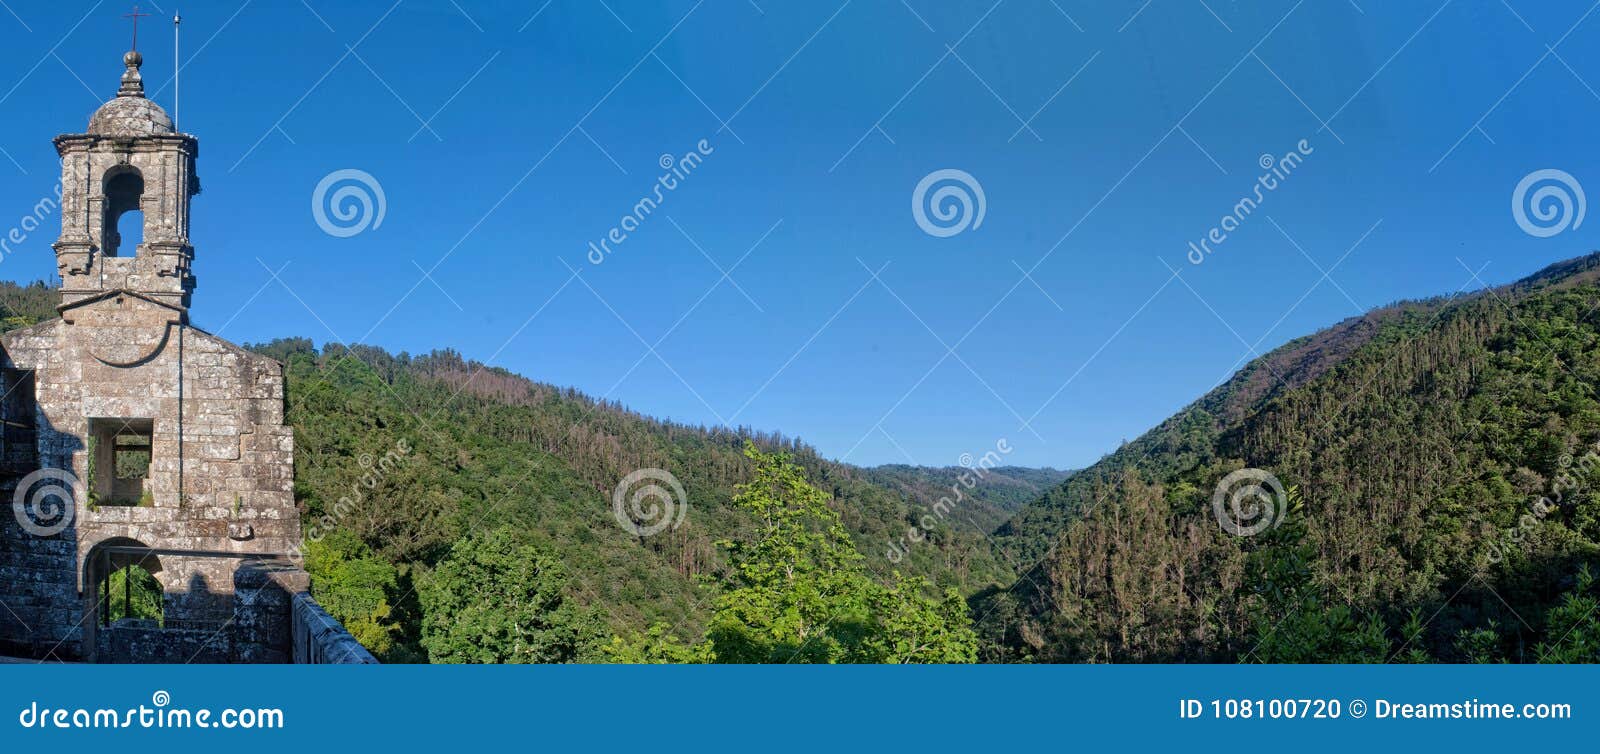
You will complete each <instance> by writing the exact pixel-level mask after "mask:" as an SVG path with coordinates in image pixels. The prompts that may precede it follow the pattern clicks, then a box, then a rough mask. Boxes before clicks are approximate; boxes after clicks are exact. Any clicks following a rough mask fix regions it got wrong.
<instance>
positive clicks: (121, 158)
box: [55, 52, 200, 314]
mask: <svg viewBox="0 0 1600 754" xmlns="http://www.w3.org/2000/svg"><path fill="white" fill-rule="evenodd" d="M122 62H123V64H124V66H126V70H125V71H123V74H122V86H121V88H119V89H118V90H117V96H116V98H114V99H112V100H111V101H110V102H107V103H106V104H104V105H102V106H101V107H100V109H99V110H97V111H96V112H95V114H94V116H93V117H92V118H91V119H90V120H89V131H88V133H83V134H65V135H62V136H58V137H56V139H55V146H56V152H57V153H58V154H60V155H61V210H62V212H61V217H62V223H61V239H60V240H58V241H57V242H56V244H55V249H56V264H57V265H58V267H59V268H60V274H61V298H62V303H63V304H72V303H74V302H77V301H81V300H84V299H87V298H93V297H95V296H98V295H101V294H104V293H106V292H109V291H116V290H122V291H128V292H132V293H137V294H142V295H144V296H147V297H149V298H151V299H154V300H156V301H160V302H162V303H165V304H168V305H170V306H172V307H175V308H176V309H178V310H179V311H180V312H183V313H185V314H186V313H187V310H188V308H189V295H190V293H191V292H192V291H193V290H194V275H193V274H191V272H190V262H191V261H192V260H193V259H194V248H193V247H192V246H190V245H189V203H190V199H191V198H192V197H193V196H194V195H195V194H198V193H200V179H199V178H198V177H196V175H195V158H196V157H197V156H198V153H199V143H198V142H197V141H196V140H195V138H194V137H193V136H188V135H185V134H180V133H175V132H174V130H173V124H172V118H170V117H168V116H167V113H166V111H165V110H163V109H161V106H160V105H157V104H156V103H154V102H151V101H150V100H148V99H146V98H145V96H144V81H143V79H142V78H141V77H140V75H139V66H141V65H142V64H143V63H144V56H142V55H140V54H139V53H138V52H129V53H127V54H126V55H124V56H123V57H122ZM132 213H137V214H136V215H135V214H132ZM134 218H142V223H134V222H130V221H132V220H133V219H134ZM119 227H120V228H121V231H120V232H119Z"/></svg>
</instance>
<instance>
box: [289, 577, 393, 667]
mask: <svg viewBox="0 0 1600 754" xmlns="http://www.w3.org/2000/svg"><path fill="white" fill-rule="evenodd" d="M294 661H295V664H297V665H377V664H378V658H376V657H373V656H372V653H371V652H369V651H367V648H366V647H363V646H361V642H359V641H356V637H354V636H351V635H350V632H349V631H347V630H345V627H344V626H343V625H342V624H340V623H339V621H337V620H335V619H334V617H333V616H331V615H329V614H328V611H326V610H323V609H322V606H321V605H319V604H317V601H316V600H315V599H313V598H312V596H311V593H310V592H301V593H299V594H296V595H295V596H294Z"/></svg>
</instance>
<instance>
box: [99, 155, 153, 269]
mask: <svg viewBox="0 0 1600 754" xmlns="http://www.w3.org/2000/svg"><path fill="white" fill-rule="evenodd" d="M143 199H144V176H143V175H140V174H139V170H138V168H134V167H129V166H124V167H122V168H120V169H118V170H115V171H113V172H110V173H107V174H106V178H105V218H104V222H103V223H102V224H101V226H100V227H101V229H102V231H101V233H102V235H103V236H104V238H103V239H101V244H100V249H101V253H103V254H105V255H106V256H108V257H116V256H122V253H123V252H124V251H126V252H127V254H128V255H129V256H132V255H133V254H135V253H137V251H138V249H139V245H140V244H142V243H144V209H143V206H142V205H141V204H140V202H141V201H142V200H143Z"/></svg>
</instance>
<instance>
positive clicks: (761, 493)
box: [607, 444, 977, 663]
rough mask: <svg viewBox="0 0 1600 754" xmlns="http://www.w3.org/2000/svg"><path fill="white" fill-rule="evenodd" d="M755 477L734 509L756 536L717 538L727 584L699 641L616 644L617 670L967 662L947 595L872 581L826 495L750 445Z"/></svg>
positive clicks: (973, 649)
mask: <svg viewBox="0 0 1600 754" xmlns="http://www.w3.org/2000/svg"><path fill="white" fill-rule="evenodd" d="M744 452H745V455H746V456H747V457H748V458H749V459H750V460H751V461H752V462H753V463H754V466H755V468H754V472H753V477H752V479H751V480H750V481H749V482H748V483H745V484H743V485H740V486H739V488H738V492H737V494H736V495H735V496H734V500H733V502H734V505H735V506H737V507H738V508H740V509H742V510H744V511H745V512H747V513H749V514H750V516H751V518H753V519H754V520H755V522H756V531H755V532H754V533H753V534H752V535H751V536H749V537H747V538H744V539H740V540H734V541H724V542H721V543H720V544H721V545H722V546H723V547H725V548H726V549H727V550H728V553H729V559H730V561H731V563H732V569H731V576H730V581H731V586H732V588H730V589H729V590H728V591H726V592H724V593H722V594H721V595H719V596H718V597H717V600H716V608H715V611H714V613H713V615H712V617H711V620H710V623H709V625H708V627H707V629H706V632H705V639H704V642H703V643H702V644H700V645H698V646H696V647H694V648H689V647H684V646H682V645H680V644H677V643H676V641H675V640H674V639H672V638H671V637H670V635H669V634H668V632H666V631H665V630H664V628H662V627H657V628H654V629H652V631H651V632H650V633H649V634H646V635H644V636H640V637H634V638H633V639H631V640H625V639H620V638H619V639H616V640H614V641H613V642H612V644H611V646H610V647H609V648H608V650H607V652H608V655H609V656H610V657H611V658H612V659H614V660H618V661H623V662H629V661H633V662H687V661H702V660H709V661H712V662H740V663H786V662H826V663H831V662H868V663H872V662H878V663H901V662H973V661H975V660H976V658H977V634H976V633H974V632H973V630H972V626H971V621H970V619H969V618H968V616H967V610H966V605H965V603H963V602H962V600H961V598H960V596H959V595H958V594H957V593H955V592H954V591H948V592H946V593H945V594H944V596H943V598H942V599H937V600H936V599H932V598H929V597H928V596H927V594H926V592H927V590H928V584H927V582H926V581H925V580H923V579H921V578H912V579H905V578H901V577H900V576H899V574H895V575H894V584H893V585H892V586H884V585H883V584H880V583H878V582H877V581H874V580H873V579H872V578H871V577H870V576H869V575H868V574H867V572H866V570H865V569H864V568H863V567H862V563H861V561H862V557H861V554H860V553H859V552H857V551H856V548H855V545H854V544H853V543H852V542H851V540H850V536H849V534H847V533H846V532H845V529H844V526H843V524H842V523H841V522H840V518H839V514H838V513H837V512H836V511H834V510H833V509H832V508H830V507H828V503H829V500H830V498H829V496H828V494H827V493H825V492H823V491H822V490H820V489H818V488H816V487H815V486H812V485H811V484H810V483H809V482H808V481H807V480H806V476H805V472H804V470H802V469H801V468H800V467H799V466H797V465H796V464H794V463H793V461H792V460H791V459H790V457H789V456H788V455H787V454H783V453H765V452H762V451H761V450H760V449H758V448H756V447H755V446H754V445H753V444H749V445H746V447H745V451H744Z"/></svg>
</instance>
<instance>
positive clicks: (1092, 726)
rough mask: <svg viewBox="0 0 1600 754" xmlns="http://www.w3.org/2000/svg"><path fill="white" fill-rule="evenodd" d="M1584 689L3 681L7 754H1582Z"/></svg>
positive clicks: (1577, 682) (1291, 676)
mask: <svg viewBox="0 0 1600 754" xmlns="http://www.w3.org/2000/svg"><path fill="white" fill-rule="evenodd" d="M1597 689H1600V668H1597V667H1587V666H1586V667H1574V666H1542V667H1540V666H1422V667H1416V666H1359V667H1358V666H1296V667H1290V666H1170V665H1169V666H1026V667H1024V666H977V667H882V666H877V667H809V666H807V667H801V666H790V667H730V666H721V667H707V666H688V667H683V666H675V667H660V666H645V667H623V666H586V667H578V666H536V667H509V666H496V667H462V666H433V667H422V666H384V667H332V666H60V665H48V666H46V665H41V666H9V667H4V668H0V745H3V746H4V748H5V750H6V751H21V750H26V749H23V748H21V747H44V746H58V747H70V748H73V749H76V748H78V747H89V746H94V747H99V746H105V745H128V744H132V745H139V744H161V745H169V744H175V745H180V746H193V747H199V746H207V747H226V749H227V750H228V751H230V752H242V751H277V752H282V751H283V747H284V746H285V745H286V744H295V745H302V744H309V745H318V746H327V747H348V746H358V747H361V750H364V751H384V750H388V749H390V748H391V747H392V748H393V749H395V750H402V751H404V750H434V749H436V747H451V746H454V747H463V746H473V747H478V746H483V745H513V746H517V747H518V748H519V750H532V751H541V750H555V751H566V750H585V751H587V750H607V751H609V750H625V749H626V750H648V751H706V750H720V749H739V750H754V751H804V752H818V751H827V750H836V749H842V750H852V751H854V750H871V751H920V750H928V751H951V750H961V751H969V752H970V751H986V750H994V749H997V748H1004V749H1006V750H1011V749H1017V748H1019V747H1030V749H1029V750H1037V749H1034V748H1033V747H1045V748H1044V749H1043V750H1052V751H1055V750H1071V749H1076V748H1079V747H1080V746H1121V747H1130V748H1131V749H1132V750H1149V749H1151V748H1153V747H1156V746H1179V747H1183V749H1184V750H1186V751H1188V750H1196V751H1208V750H1219V751H1220V750H1238V749H1239V748H1240V747H1242V746H1248V747H1250V748H1263V749H1271V748H1275V747H1279V746H1281V747H1283V748H1285V749H1292V750H1294V751H1297V752H1298V751H1335V750H1348V749H1349V747H1351V746H1374V747H1383V749H1384V750H1392V749H1394V748H1397V747H1400V746H1407V745H1422V746H1427V747H1430V748H1437V747H1440V746H1449V745H1461V746H1467V747H1470V750H1473V751H1486V750H1490V749H1492V748H1496V747H1505V746H1512V747H1533V746H1540V747H1547V746H1549V745H1551V744H1553V743H1557V742H1572V743H1592V741H1593V740H1594V735H1595V733H1596V732H1600V727H1597V726H1596V724H1595V720H1596V717H1595V716H1596V714H1597V712H1596V711H1597V710H1600V700H1597V699H1596V697H1597V696H1600V691H1597ZM1274 741H1276V742H1277V743H1273V742H1274Z"/></svg>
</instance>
